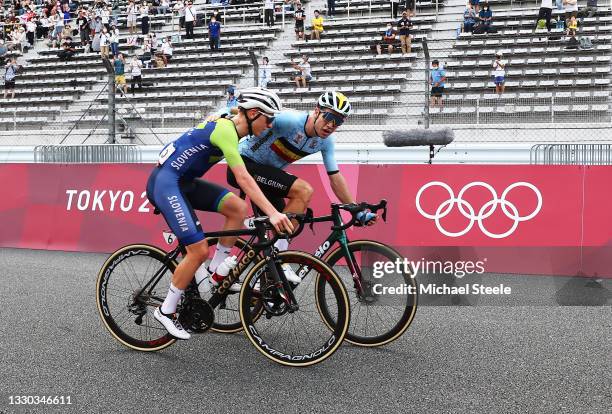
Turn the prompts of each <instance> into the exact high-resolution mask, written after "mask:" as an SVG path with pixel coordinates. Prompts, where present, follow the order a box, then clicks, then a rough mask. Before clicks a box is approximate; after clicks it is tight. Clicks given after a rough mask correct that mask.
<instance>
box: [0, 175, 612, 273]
mask: <svg viewBox="0 0 612 414" xmlns="http://www.w3.org/2000/svg"><path fill="white" fill-rule="evenodd" d="M152 168H153V167H152V165H149V164H146V165H145V164H123V165H115V164H93V165H91V164H90V165H49V164H2V165H0V180H2V182H3V183H4V187H5V196H4V197H3V198H2V199H1V201H0V218H1V222H2V236H0V246H2V247H20V248H30V249H53V250H69V251H88V252H89V251H97V252H109V251H113V250H115V249H117V248H118V247H120V246H122V245H125V244H128V243H135V242H145V243H152V244H156V245H163V243H164V242H163V239H162V236H161V232H162V230H163V229H165V228H167V226H166V225H165V223H164V221H163V218H162V217H161V216H154V215H153V214H152V207H151V205H150V204H149V202H148V201H147V199H146V195H145V184H146V180H147V178H148V175H149V173H150V171H151V169H152ZM225 168H226V167H225V166H224V165H218V166H216V167H215V168H213V169H212V170H211V171H210V172H209V173H208V174H207V175H206V178H207V179H209V180H211V181H214V182H217V183H221V184H225ZM290 171H291V172H293V173H294V174H296V175H297V176H299V177H301V178H303V179H305V180H306V181H308V182H309V183H310V184H311V185H312V186H313V188H314V189H315V197H313V201H312V204H311V207H312V208H313V210H314V212H315V214H316V215H325V214H329V211H330V208H329V203H330V200H331V201H337V200H336V199H335V196H334V194H333V192H332V190H331V188H330V186H329V182H328V179H327V174H326V173H325V170H324V168H323V167H322V166H315V165H296V166H293V167H292V168H291V169H290ZM341 171H342V172H343V174H344V176H345V178H346V180H347V183H348V185H349V188H350V189H351V191H352V192H353V193H354V194H355V196H356V198H357V200H359V201H368V202H372V203H374V202H377V201H379V200H380V199H382V198H386V199H387V200H388V201H389V214H388V217H387V222H386V223H383V222H382V221H381V222H380V224H377V225H376V226H374V227H370V228H366V229H351V230H349V238H351V239H357V238H369V239H376V240H380V241H382V242H385V243H388V244H391V245H393V246H395V247H396V248H397V249H399V250H400V251H401V252H402V253H404V254H405V255H406V256H408V257H410V258H412V259H413V260H419V259H421V258H424V259H432V258H437V259H443V260H484V261H485V262H486V263H487V266H486V270H487V271H489V272H508V273H532V274H550V275H576V274H585V275H598V276H604V277H605V276H609V275H611V274H612V271H611V270H608V269H612V266H611V265H612V260H611V259H610V258H611V257H612V242H611V240H612V231H611V230H612V225H611V224H612V222H611V220H612V219H610V211H612V196H610V195H609V194H608V192H607V191H606V190H605V189H606V184H607V183H609V182H610V181H611V179H612V168H610V167H606V166H597V167H581V166H524V165H444V166H441V165H434V166H430V165H358V164H356V165H344V166H341ZM201 221H202V225H203V228H204V230H205V231H206V230H208V231H213V230H218V229H219V228H220V226H221V224H222V217H221V216H220V215H218V214H211V213H201ZM315 229H316V232H315V234H312V233H311V232H310V231H309V230H305V231H304V233H303V236H300V237H299V238H298V239H297V240H296V241H295V243H294V245H293V246H295V247H297V248H301V249H305V250H310V251H314V249H315V248H316V247H317V246H318V244H319V243H321V242H322V241H323V240H324V239H325V238H326V237H327V235H328V234H329V224H319V225H317V226H316V228H315Z"/></svg>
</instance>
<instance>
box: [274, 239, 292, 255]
mask: <svg viewBox="0 0 612 414" xmlns="http://www.w3.org/2000/svg"><path fill="white" fill-rule="evenodd" d="M274 247H276V248H277V249H278V251H279V252H284V251H285V250H287V249H289V240H287V239H278V240H277V241H276V243H274Z"/></svg>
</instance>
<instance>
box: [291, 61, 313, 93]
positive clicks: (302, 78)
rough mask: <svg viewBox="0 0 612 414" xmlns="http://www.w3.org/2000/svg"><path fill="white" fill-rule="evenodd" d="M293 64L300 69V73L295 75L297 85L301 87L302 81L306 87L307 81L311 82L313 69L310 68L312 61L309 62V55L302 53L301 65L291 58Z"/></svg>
mask: <svg viewBox="0 0 612 414" xmlns="http://www.w3.org/2000/svg"><path fill="white" fill-rule="evenodd" d="M291 66H293V68H294V69H295V70H298V71H300V74H299V75H297V76H296V77H295V85H296V87H298V88H299V87H300V82H301V83H302V85H303V88H306V81H308V82H310V81H311V80H312V70H311V69H310V63H308V55H302V62H300V64H299V65H298V64H297V63H295V62H294V61H293V58H291Z"/></svg>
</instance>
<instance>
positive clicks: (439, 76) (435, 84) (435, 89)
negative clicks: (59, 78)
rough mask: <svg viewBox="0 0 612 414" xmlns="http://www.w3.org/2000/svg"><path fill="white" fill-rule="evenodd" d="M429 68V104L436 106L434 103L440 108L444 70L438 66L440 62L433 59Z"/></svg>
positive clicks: (444, 78) (444, 79) (441, 105)
mask: <svg viewBox="0 0 612 414" xmlns="http://www.w3.org/2000/svg"><path fill="white" fill-rule="evenodd" d="M431 67H432V68H431V70H430V72H429V83H430V85H431V101H430V105H431V107H432V108H435V107H436V104H437V105H438V106H439V107H440V110H442V107H443V100H442V95H443V94H444V84H445V82H446V72H445V71H444V69H442V68H440V62H438V60H437V59H434V60H433V61H432V62H431Z"/></svg>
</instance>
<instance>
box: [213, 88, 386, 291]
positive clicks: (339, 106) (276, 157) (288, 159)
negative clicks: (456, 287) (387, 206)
mask: <svg viewBox="0 0 612 414" xmlns="http://www.w3.org/2000/svg"><path fill="white" fill-rule="evenodd" d="M350 113H351V104H350V102H349V100H348V98H347V97H346V96H345V95H344V94H342V93H340V92H337V91H327V92H325V93H323V94H322V95H321V96H320V97H319V100H318V103H317V107H316V108H315V109H314V111H312V112H311V113H305V112H296V111H282V112H281V113H279V114H277V115H276V116H275V117H274V122H273V123H272V127H271V128H269V129H267V130H265V131H263V132H262V133H261V134H251V135H249V136H248V137H247V138H246V139H245V140H243V141H242V142H241V143H240V145H239V149H240V154H241V155H242V159H243V160H244V163H245V166H246V168H247V170H248V171H249V173H251V174H252V175H253V178H255V181H256V182H257V184H258V185H259V187H260V188H261V190H262V191H263V193H264V194H265V195H266V197H268V199H269V200H270V201H271V202H272V203H273V204H274V206H275V207H276V208H277V209H278V210H279V211H284V212H291V213H303V212H304V211H305V210H306V207H307V206H308V204H309V202H310V199H311V197H312V193H313V189H312V186H311V185H310V184H309V183H308V182H306V181H305V180H303V179H301V178H298V177H296V176H295V175H293V174H291V173H288V172H287V171H285V170H284V169H285V168H286V167H287V166H288V165H289V164H291V163H293V162H295V161H297V160H299V159H301V158H303V157H306V156H308V155H310V154H314V153H317V152H321V155H322V156H323V163H324V164H325V168H326V170H327V174H328V176H329V182H330V186H331V188H332V190H333V192H334V194H335V195H336V196H337V197H338V199H339V200H340V201H341V202H342V203H353V202H355V199H354V198H353V195H352V194H351V192H350V190H349V188H348V185H347V184H346V180H345V179H344V176H343V175H342V173H340V171H339V169H338V164H337V163H336V158H335V138H334V135H333V132H334V131H335V130H336V129H337V128H338V127H339V126H340V125H342V124H343V123H344V121H346V118H347V117H348V116H349V115H350ZM208 119H216V117H215V116H211V117H209V118H208ZM236 178H237V177H236V176H235V174H233V172H232V171H231V170H230V169H228V172H227V179H228V183H229V184H230V185H232V186H234V187H237V186H238V184H239V183H238V182H237V181H236ZM285 198H288V202H287V204H286V205H285V201H284V199H285ZM358 218H359V220H360V222H361V224H365V225H372V224H374V223H375V221H376V218H377V216H376V215H375V214H373V213H371V212H368V211H363V212H361V213H359V215H358ZM276 247H277V248H278V249H279V250H281V251H282V250H287V248H288V241H287V240H286V239H282V240H279V241H277V243H276ZM285 275H286V277H287V279H288V280H289V281H291V282H293V283H299V282H300V278H299V277H298V276H297V275H295V274H294V273H293V271H292V270H291V268H290V267H286V269H285Z"/></svg>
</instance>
